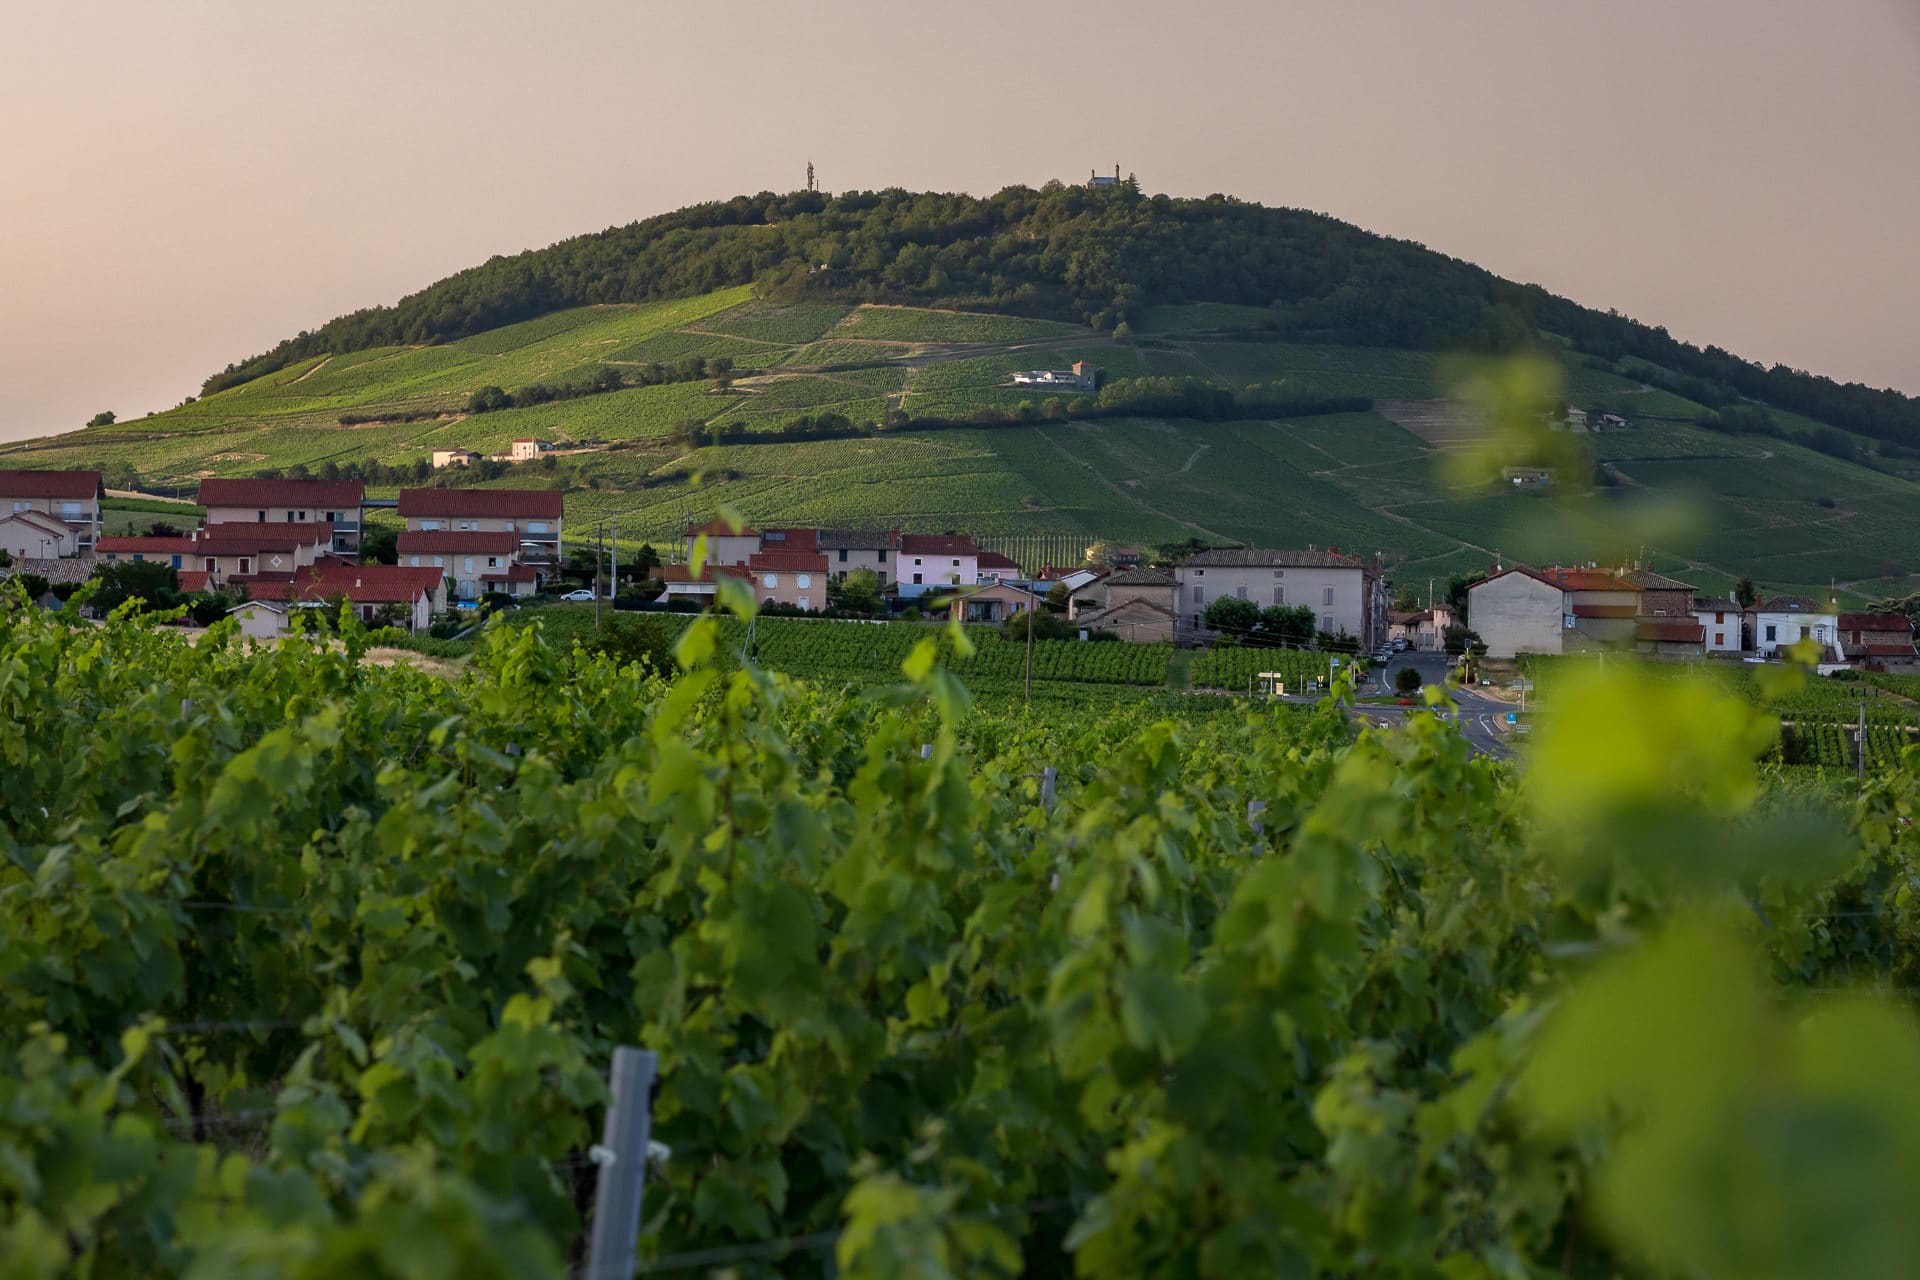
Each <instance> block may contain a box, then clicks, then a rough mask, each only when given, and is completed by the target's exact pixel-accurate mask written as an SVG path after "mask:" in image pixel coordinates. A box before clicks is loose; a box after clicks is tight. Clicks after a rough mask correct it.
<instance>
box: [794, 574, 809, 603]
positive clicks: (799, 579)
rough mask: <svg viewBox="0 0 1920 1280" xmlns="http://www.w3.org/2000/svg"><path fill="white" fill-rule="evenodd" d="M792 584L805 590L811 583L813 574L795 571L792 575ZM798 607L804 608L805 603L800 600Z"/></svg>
mask: <svg viewBox="0 0 1920 1280" xmlns="http://www.w3.org/2000/svg"><path fill="white" fill-rule="evenodd" d="M793 585H794V586H796V587H798V588H800V589H801V590H802V591H805V590H806V589H807V588H808V587H811V586H812V585H813V575H812V574H810V573H796V574H794V575H793ZM800 607H801V608H802V609H804V608H806V607H807V606H806V603H805V602H804V601H802V602H801V605H800Z"/></svg>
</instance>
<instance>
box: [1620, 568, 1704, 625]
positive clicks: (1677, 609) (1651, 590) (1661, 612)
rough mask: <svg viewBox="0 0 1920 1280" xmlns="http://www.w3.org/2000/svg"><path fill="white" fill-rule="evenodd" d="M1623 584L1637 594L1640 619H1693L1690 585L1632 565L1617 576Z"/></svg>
mask: <svg viewBox="0 0 1920 1280" xmlns="http://www.w3.org/2000/svg"><path fill="white" fill-rule="evenodd" d="M1618 576H1619V578H1620V580H1621V581H1622V582H1625V583H1626V584H1627V585H1629V586H1631V587H1632V588H1633V589H1634V590H1636V591H1638V592H1639V593H1640V616H1641V617H1645V618H1675V619H1680V618H1692V616H1693V584H1692V583H1689V582H1682V581H1680V580H1679V579H1678V578H1669V577H1667V575H1665V574H1664V573H1655V572H1654V571H1653V570H1651V569H1642V568H1641V567H1639V566H1638V565H1635V566H1634V567H1633V568H1631V569H1624V570H1622V571H1621V572H1620V574H1619V575H1618Z"/></svg>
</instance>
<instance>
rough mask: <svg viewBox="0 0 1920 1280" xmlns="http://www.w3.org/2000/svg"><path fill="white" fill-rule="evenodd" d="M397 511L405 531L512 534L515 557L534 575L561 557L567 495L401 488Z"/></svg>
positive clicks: (548, 569)
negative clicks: (517, 546) (516, 542)
mask: <svg viewBox="0 0 1920 1280" xmlns="http://www.w3.org/2000/svg"><path fill="white" fill-rule="evenodd" d="M398 510H399V513H400V518H401V519H402V520H405V521H406V522H407V531H408V532H409V533H510V534H513V535H514V537H515V538H516V539H517V540H518V542H519V550H518V551H516V552H515V553H514V555H515V561H514V562H515V563H517V564H521V565H525V566H526V567H527V568H529V569H531V570H533V571H534V573H535V575H536V576H538V575H542V574H546V573H549V572H551V571H552V570H553V568H554V567H555V566H556V565H558V564H559V562H560V532H561V521H562V516H563V515H564V513H565V510H566V498H565V496H564V495H563V494H561V492H560V491H559V490H558V489H402V490H401V491H400V501H399V504H398ZM426 554H429V555H431V554H435V553H432V552H428V553H426ZM439 554H442V555H444V554H447V553H445V552H441V553H439ZM421 567H425V566H424V565H423V566H421Z"/></svg>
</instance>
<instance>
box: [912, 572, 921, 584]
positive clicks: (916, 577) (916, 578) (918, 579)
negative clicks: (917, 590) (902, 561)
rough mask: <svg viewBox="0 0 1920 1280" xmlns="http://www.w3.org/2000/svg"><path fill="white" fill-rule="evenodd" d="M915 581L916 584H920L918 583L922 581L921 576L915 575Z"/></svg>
mask: <svg viewBox="0 0 1920 1280" xmlns="http://www.w3.org/2000/svg"><path fill="white" fill-rule="evenodd" d="M913 580H914V582H916V583H918V582H919V581H920V575H919V574H917V573H916V574H914V575H913Z"/></svg>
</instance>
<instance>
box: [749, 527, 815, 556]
mask: <svg viewBox="0 0 1920 1280" xmlns="http://www.w3.org/2000/svg"><path fill="white" fill-rule="evenodd" d="M760 549H761V550H762V551H818V550H819V549H820V531H819V530H818V529H772V528H767V527H766V526H764V525H763V526H762V527H761V529H760Z"/></svg>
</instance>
